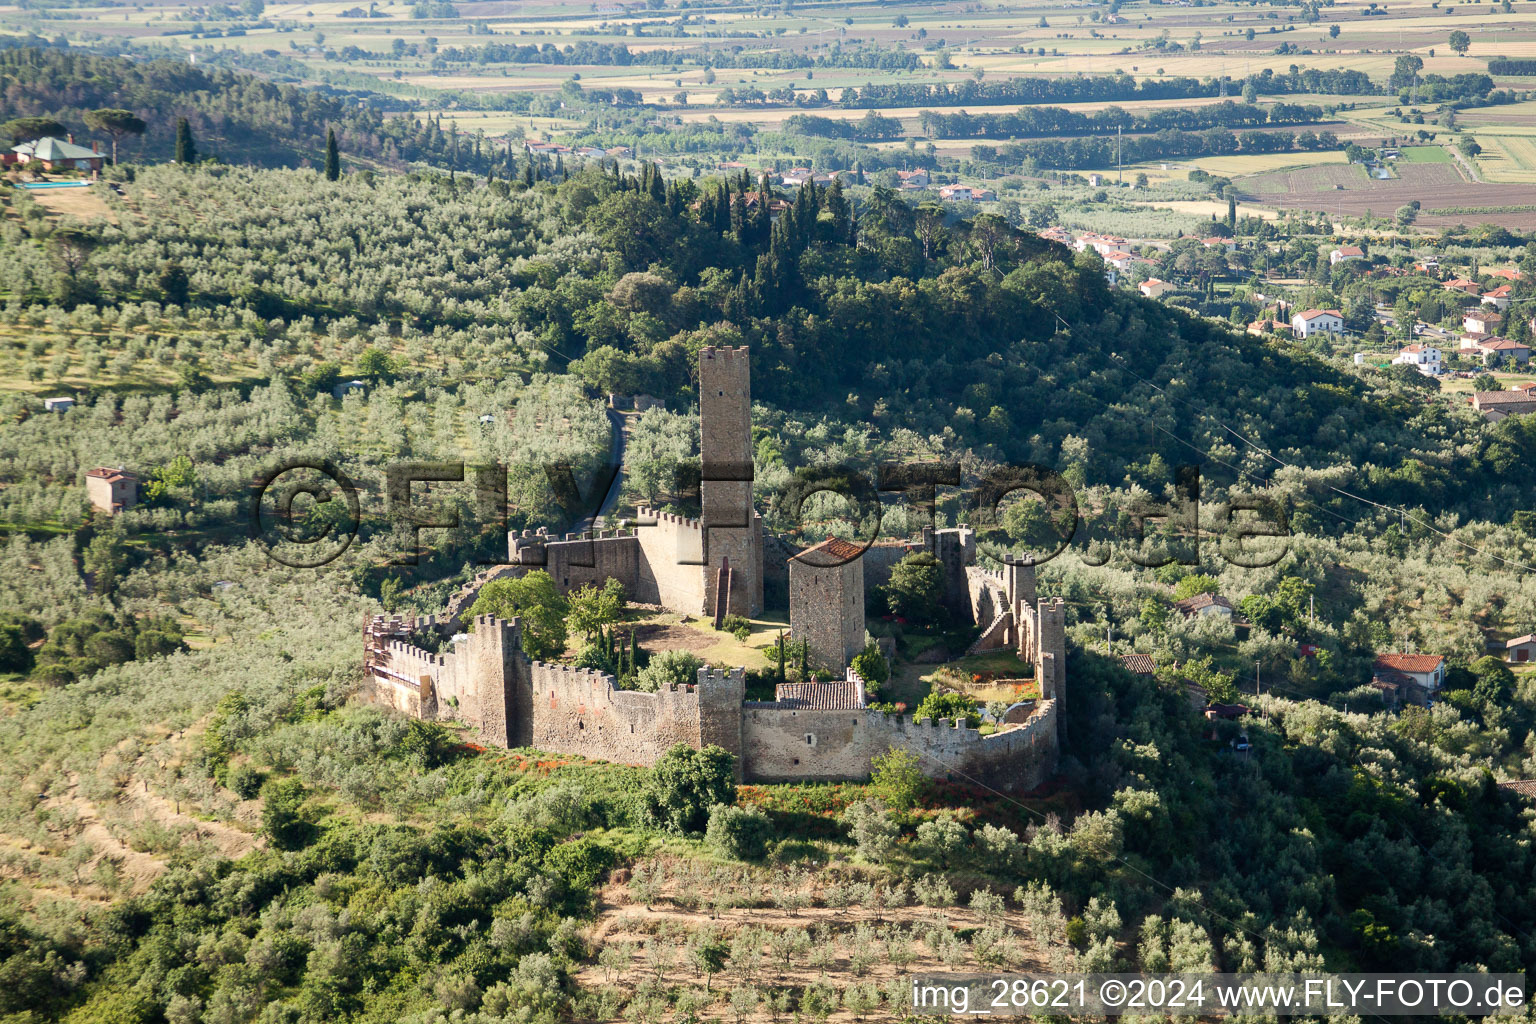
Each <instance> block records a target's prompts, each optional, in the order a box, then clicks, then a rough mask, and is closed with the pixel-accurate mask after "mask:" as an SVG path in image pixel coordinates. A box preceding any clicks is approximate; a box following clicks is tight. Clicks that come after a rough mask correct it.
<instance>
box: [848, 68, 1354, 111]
mask: <svg viewBox="0 0 1536 1024" xmlns="http://www.w3.org/2000/svg"><path fill="white" fill-rule="evenodd" d="M1250 84H1251V85H1252V86H1253V87H1254V89H1255V90H1256V91H1257V92H1259V93H1264V94H1268V95H1283V94H1287V93H1331V94H1337V95H1351V96H1374V95H1377V94H1379V93H1380V92H1381V88H1380V87H1379V86H1377V85H1376V84H1375V83H1374V82H1372V81H1371V78H1370V76H1369V75H1367V74H1366V73H1365V72H1363V71H1352V70H1330V71H1319V70H1317V69H1315V68H1305V69H1302V70H1299V71H1296V72H1294V73H1292V74H1283V73H1282V74H1275V73H1273V72H1272V71H1271V70H1270V69H1268V68H1266V69H1265V70H1264V71H1262V72H1260V73H1258V74H1255V75H1250V76H1249V77H1247V78H1239V79H1233V78H1206V79H1197V78H1167V79H1143V80H1138V79H1137V78H1136V77H1135V76H1133V75H1128V74H1117V75H1097V76H1088V77H1083V78H1013V79H1008V80H1005V81H997V82H976V81H964V82H952V83H951V82H941V83H939V84H937V85H928V84H924V83H920V82H895V83H890V84H883V85H873V84H866V85H863V86H860V87H858V88H853V87H849V88H847V89H845V90H843V98H842V100H841V105H842V106H844V107H930V106H931V107H951V106H961V105H964V104H968V103H969V104H999V103H1025V104H1032V103H1082V102H1089V101H1104V100H1119V101H1137V102H1139V101H1145V100H1166V99H1195V98H1199V97H1212V98H1215V97H1220V96H1225V95H1229V94H1237V93H1242V92H1243V90H1244V87H1245V86H1247V85H1250Z"/></svg>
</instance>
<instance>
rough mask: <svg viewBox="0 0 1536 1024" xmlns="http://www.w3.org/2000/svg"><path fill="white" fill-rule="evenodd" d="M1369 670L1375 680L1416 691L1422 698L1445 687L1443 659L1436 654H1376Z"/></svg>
mask: <svg viewBox="0 0 1536 1024" xmlns="http://www.w3.org/2000/svg"><path fill="white" fill-rule="evenodd" d="M1371 670H1372V672H1374V673H1375V677H1376V678H1377V679H1381V680H1384V681H1386V682H1390V683H1397V684H1398V685H1399V686H1405V687H1407V688H1412V689H1416V690H1418V691H1420V693H1422V694H1423V695H1424V696H1429V695H1431V694H1434V693H1437V692H1438V691H1439V690H1440V687H1441V686H1443V685H1445V659H1444V658H1442V657H1441V656H1440V655H1438V654H1378V655H1376V661H1375V663H1374V664H1373V665H1372V666H1371Z"/></svg>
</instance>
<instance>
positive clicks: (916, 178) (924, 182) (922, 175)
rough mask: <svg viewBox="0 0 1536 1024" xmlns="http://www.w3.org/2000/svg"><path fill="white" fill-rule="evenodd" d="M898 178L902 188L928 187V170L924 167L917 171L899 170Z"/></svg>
mask: <svg viewBox="0 0 1536 1024" xmlns="http://www.w3.org/2000/svg"><path fill="white" fill-rule="evenodd" d="M896 180H897V182H899V183H900V185H901V187H902V188H927V187H928V180H929V179H928V172H927V171H925V170H923V169H922V168H918V169H917V170H915V171H897V172H896Z"/></svg>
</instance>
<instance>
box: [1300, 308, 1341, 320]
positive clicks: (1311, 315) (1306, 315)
mask: <svg viewBox="0 0 1536 1024" xmlns="http://www.w3.org/2000/svg"><path fill="white" fill-rule="evenodd" d="M1296 315H1297V316H1298V317H1300V318H1301V319H1303V320H1316V319H1317V318H1318V317H1320V316H1336V317H1338V318H1339V319H1340V320H1342V319H1344V314H1343V313H1340V312H1339V311H1338V310H1336V309H1304V310H1302V311H1301V312H1300V313H1297V314H1296Z"/></svg>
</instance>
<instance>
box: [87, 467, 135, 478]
mask: <svg viewBox="0 0 1536 1024" xmlns="http://www.w3.org/2000/svg"><path fill="white" fill-rule="evenodd" d="M85 475H86V476H93V477H95V478H96V479H98V480H112V481H116V480H137V479H138V477H136V476H134V475H133V474H132V473H130V472H128V471H127V470H126V469H112V468H111V467H110V466H97V467H96V468H95V469H92V470H88V471H87V472H86V474H85Z"/></svg>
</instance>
